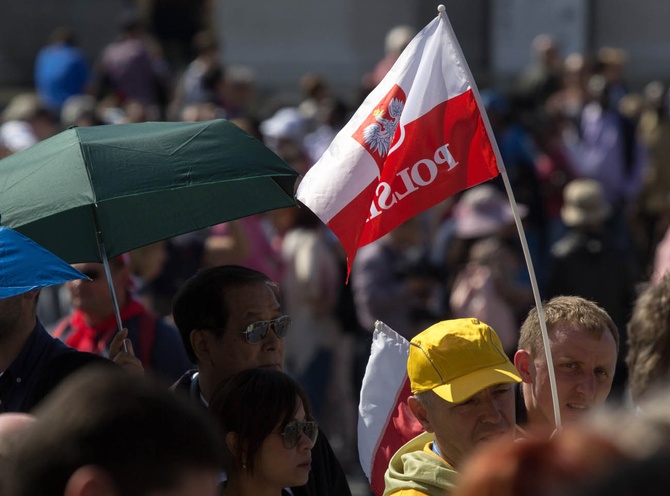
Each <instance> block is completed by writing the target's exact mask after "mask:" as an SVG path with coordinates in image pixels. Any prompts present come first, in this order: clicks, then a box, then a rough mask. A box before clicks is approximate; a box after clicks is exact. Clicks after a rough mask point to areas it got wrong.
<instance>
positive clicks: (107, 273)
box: [98, 239, 128, 351]
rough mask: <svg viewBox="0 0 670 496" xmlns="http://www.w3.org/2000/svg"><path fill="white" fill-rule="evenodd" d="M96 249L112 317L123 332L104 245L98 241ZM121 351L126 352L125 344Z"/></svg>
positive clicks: (124, 343)
mask: <svg viewBox="0 0 670 496" xmlns="http://www.w3.org/2000/svg"><path fill="white" fill-rule="evenodd" d="M98 249H99V250H100V258H101V259H102V265H103V267H104V268H105V276H106V277H107V284H108V285H109V292H110V293H111V295H112V302H113V303H114V315H115V316H116V325H117V326H118V328H119V331H122V330H123V324H122V323H121V311H120V310H119V300H117V299H116V291H114V283H113V282H112V273H111V271H110V270H109V261H108V260H107V252H106V251H105V244H104V243H103V242H102V240H100V239H98ZM123 351H128V347H127V346H126V342H125V341H124V342H123Z"/></svg>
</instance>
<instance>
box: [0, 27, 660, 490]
mask: <svg viewBox="0 0 670 496" xmlns="http://www.w3.org/2000/svg"><path fill="white" fill-rule="evenodd" d="M413 34H414V31H413V30H412V29H411V28H409V27H407V26H401V27H399V28H398V29H395V30H393V31H392V32H390V33H389V36H388V37H387V40H386V42H387V46H386V49H387V55H386V57H385V58H384V60H382V61H380V63H379V65H377V67H375V68H374V69H373V70H371V72H370V73H369V74H366V75H364V76H363V77H362V78H361V91H360V94H359V95H357V96H356V101H346V99H345V98H344V96H343V95H338V94H337V92H336V91H335V90H334V89H333V88H332V87H331V86H330V85H329V83H328V81H327V80H326V79H325V78H323V77H321V76H319V75H318V74H305V75H304V76H303V77H302V78H301V80H300V81H299V84H298V86H297V88H296V89H297V90H299V91H300V92H301V93H302V95H303V96H302V98H299V99H297V101H291V102H276V101H273V100H272V99H268V101H262V99H261V96H260V92H259V91H258V90H259V89H258V88H257V87H256V86H255V82H254V74H253V71H251V70H250V69H249V68H247V67H239V66H229V65H227V64H226V63H225V62H224V59H223V57H222V53H223V52H222V50H221V47H220V43H219V42H218V40H217V38H216V36H215V35H214V34H213V33H211V32H207V31H202V32H199V33H197V34H196V36H195V37H194V38H193V43H192V46H190V47H189V48H190V52H188V53H190V54H191V55H190V59H189V60H188V62H187V63H184V64H183V65H181V66H172V65H171V64H170V62H169V60H172V59H170V58H169V57H166V56H165V53H164V52H163V49H164V48H167V47H162V46H161V44H160V43H158V42H157V39H156V38H155V37H153V36H151V33H149V32H148V31H147V30H146V29H145V26H144V25H143V23H142V22H141V20H140V18H138V17H136V16H129V17H124V18H123V19H122V22H121V24H120V31H119V37H118V39H116V40H114V41H112V42H110V44H109V45H108V46H107V47H106V48H105V49H104V50H103V51H102V53H101V54H100V55H99V57H98V58H97V59H96V60H94V61H89V60H87V59H86V57H85V56H84V54H83V51H82V50H81V49H80V48H78V47H77V43H76V39H75V36H74V34H73V33H72V31H71V30H68V29H65V28H59V29H57V30H55V31H54V34H53V37H52V40H51V42H50V43H49V44H48V45H47V46H45V47H44V48H43V49H42V50H41V51H40V53H39V54H37V55H36V59H35V87H34V90H33V91H30V92H26V93H24V94H20V95H17V96H16V97H15V98H13V99H12V100H11V101H10V102H9V103H8V105H7V106H6V108H5V109H4V111H3V112H2V115H1V116H0V156H6V155H9V154H12V153H16V152H19V151H21V150H23V149H25V148H27V147H29V146H31V145H32V144H35V143H37V142H38V141H41V140H43V139H46V138H48V137H50V136H52V135H54V134H55V133H57V132H58V131H59V130H61V129H64V128H66V127H68V126H73V125H76V126H91V125H101V124H121V123H134V122H142V121H147V120H181V121H196V120H210V119H216V118H226V119H228V120H230V121H231V122H233V123H235V124H236V125H238V126H240V127H241V128H242V129H243V130H245V131H246V132H248V133H249V134H250V135H252V136H254V137H256V138H258V139H259V140H262V141H263V142H264V143H265V144H266V145H267V146H268V147H269V148H270V149H272V150H273V151H274V152H275V153H277V155H279V156H280V157H281V158H283V159H284V160H285V161H286V162H287V163H288V164H290V165H291V166H292V167H293V168H294V169H295V170H296V171H298V172H299V173H300V174H304V173H305V172H306V171H307V170H309V168H310V167H311V166H312V165H313V164H314V163H316V161H317V160H318V159H319V157H320V156H321V154H322V153H323V152H324V151H325V149H326V148H327V147H328V145H329V144H330V142H331V141H332V139H333V138H334V136H335V135H336V134H337V132H338V131H339V129H340V128H341V127H342V126H343V125H344V124H345V123H346V120H347V117H348V116H349V115H350V114H351V113H352V111H353V110H355V107H356V104H357V103H358V102H359V100H360V99H361V98H363V97H364V96H365V94H366V93H367V92H369V91H370V90H371V89H372V88H374V85H375V84H376V83H377V82H379V80H380V78H382V77H383V75H384V74H385V73H386V71H388V69H389V68H390V67H391V65H392V63H393V61H394V60H395V58H397V56H398V54H399V53H400V52H401V51H402V49H403V47H404V46H406V44H407V43H408V42H409V40H410V39H411V37H412V35H413ZM533 50H534V53H535V55H536V60H535V61H534V62H533V64H531V65H530V66H529V67H528V69H527V70H525V71H524V72H523V73H522V74H520V75H519V77H518V80H517V81H515V82H514V84H512V85H510V86H509V87H506V88H486V89H483V90H482V101H483V103H484V105H485V110H486V114H487V116H488V119H489V120H490V122H491V127H492V130H493V132H494V134H495V138H496V141H497V144H498V146H499V148H500V152H501V155H502V158H503V161H504V165H505V169H506V171H507V174H508V176H509V179H510V183H511V186H512V190H513V193H514V197H515V199H516V202H518V209H517V210H516V212H515V211H514V210H513V208H512V206H511V204H510V202H509V200H508V198H506V191H505V188H504V186H503V183H502V181H501V180H498V179H496V180H493V181H490V182H489V183H486V184H483V185H479V186H475V187H473V188H471V189H469V190H466V191H464V192H462V193H459V194H458V195H456V196H454V197H451V198H448V199H446V200H444V201H443V202H442V203H440V204H439V205H437V206H436V207H433V208H432V209H430V210H429V211H427V212H425V213H423V214H421V215H419V216H417V217H415V218H413V219H411V220H409V221H407V222H405V223H404V224H402V225H401V226H399V227H398V228H396V229H394V230H393V231H392V232H390V233H389V234H388V235H386V236H384V237H383V238H381V239H379V240H378V241H375V242H373V243H371V244H369V245H368V246H365V247H363V248H362V249H361V250H360V251H359V253H358V255H357V258H356V261H355V263H354V265H353V267H352V272H351V276H350V281H349V283H348V284H345V280H346V278H347V272H346V260H345V257H344V252H343V250H342V249H341V247H340V246H339V244H338V242H337V240H336V239H335V238H334V237H333V235H332V233H331V232H330V231H328V230H327V229H326V228H325V226H324V225H323V224H322V223H321V221H320V220H319V219H318V218H317V217H315V216H314V215H313V214H312V213H311V212H310V211H309V210H308V209H307V208H306V207H293V208H287V209H280V210H275V211H271V212H267V213H263V214H257V215H253V216H250V217H246V218H243V219H239V220H234V221H231V222H227V223H225V224H220V225H217V226H212V227H211V228H208V229H205V230H202V231H197V232H193V233H189V234H185V235H182V236H179V237H176V238H172V239H169V240H164V241H161V242H159V243H156V244H154V245H150V246H147V247H143V248H140V249H137V250H133V251H131V252H129V253H127V254H124V255H123V256H120V257H117V258H115V259H113V260H111V261H110V271H111V277H112V283H113V286H114V288H115V291H116V295H117V297H118V305H119V308H120V317H121V320H122V323H123V327H124V330H123V331H121V332H118V326H117V321H116V318H115V315H114V304H113V301H112V297H111V295H110V293H109V288H108V286H107V282H106V277H105V273H104V271H103V269H102V265H101V264H95V263H85V264H76V265H75V268H77V269H78V270H80V271H81V272H82V274H84V275H85V276H86V277H87V278H88V280H84V279H80V280H73V281H70V282H68V283H66V284H64V285H61V286H51V287H46V288H43V289H42V290H41V291H36V290H34V291H30V292H27V293H25V294H21V295H17V296H14V297H11V298H7V299H3V300H0V370H2V373H1V374H0V413H2V414H1V415H0V457H1V458H0V461H1V460H2V459H4V458H5V457H7V460H9V461H8V463H7V464H2V463H0V491H1V490H2V489H3V484H4V485H6V488H11V489H10V490H11V492H7V494H15V495H37V494H54V495H55V494H58V495H61V494H72V495H75V494H81V495H85V494H102V493H101V492H95V493H94V492H87V491H92V490H100V491H102V490H103V489H105V490H107V491H110V492H105V494H137V495H144V494H158V493H155V492H153V491H172V490H174V491H178V490H182V491H188V490H192V491H195V490H197V491H199V492H197V493H187V492H183V493H177V492H175V493H174V494H217V491H219V490H220V489H221V488H223V489H222V490H223V491H224V492H225V494H231V495H233V494H266V493H267V494H286V493H287V492H290V494H293V495H301V494H309V495H316V494H319V495H328V494H332V495H345V496H346V495H348V494H350V489H349V486H348V482H347V473H352V472H357V471H358V470H359V469H358V467H357V466H356V465H357V453H356V450H357V448H356V422H357V414H356V407H357V404H358V399H359V398H358V394H359V390H360V384H361V381H362V377H363V374H364V371H365V366H366V362H367V358H368V356H369V354H370V342H371V337H372V331H373V329H374V323H375V321H376V320H381V321H383V322H384V323H386V324H387V325H389V326H390V327H391V328H393V329H394V330H396V331H397V332H398V333H400V334H401V335H402V336H404V337H405V338H407V340H409V341H411V347H410V350H411V352H410V356H409V360H408V373H409V378H410V383H411V389H412V395H411V396H410V398H409V400H408V406H409V408H410V410H411V411H412V413H413V414H414V415H415V416H416V418H417V419H418V421H419V423H420V424H421V426H422V427H423V429H424V430H425V432H424V433H422V434H421V435H420V436H419V437H417V438H415V439H412V440H410V441H409V442H408V443H407V444H406V445H404V446H402V447H398V452H397V454H396V455H395V456H394V457H393V458H392V459H391V460H389V462H390V465H389V470H388V472H387V474H386V492H385V494H398V495H400V496H402V495H403V494H405V495H412V494H431V495H432V494H451V493H453V494H456V495H458V494H462V495H470V494H492V495H493V494H500V495H508V494H509V495H512V494H515V495H519V494H547V495H548V496H549V495H552V494H567V492H565V491H573V490H574V491H575V494H577V491H581V490H586V486H587V482H589V483H590V482H595V481H596V479H597V478H598V477H601V476H605V475H607V474H614V472H615V471H618V469H619V468H621V467H622V466H624V465H626V466H630V467H631V468H635V469H638V470H639V471H641V472H642V471H643V470H653V468H649V467H647V465H649V464H650V465H651V466H652V467H653V466H656V465H653V462H655V461H656V459H657V458H660V457H663V456H665V455H664V453H663V452H664V450H665V449H666V448H667V446H668V444H667V440H666V434H665V431H664V427H665V426H666V425H667V420H666V417H668V418H670V411H668V410H667V409H665V410H664V409H663V406H664V403H663V402H662V401H658V400H657V398H656V396H657V394H661V395H662V394H663V391H662V389H663V388H662V384H663V382H664V380H665V379H666V377H667V373H668V369H669V368H670V360H668V357H670V349H668V343H670V339H668V338H669V337H670V318H669V317H668V315H669V314H668V310H666V307H667V306H668V305H667V301H668V298H669V295H670V276H668V277H666V276H664V274H665V272H666V268H667V266H668V265H669V264H670V252H669V251H668V250H670V231H669V230H668V226H670V217H669V216H668V213H670V209H669V208H668V206H669V205H670V203H669V202H670V196H669V195H670V174H669V173H668V172H667V171H666V170H668V171H670V148H667V147H668V145H667V143H670V139H668V138H670V135H669V134H668V133H670V121H669V120H668V110H669V109H670V107H669V105H670V100H669V99H668V91H667V88H666V86H665V85H664V84H663V83H662V82H659V81H654V82H650V83H649V84H648V85H646V86H645V87H644V88H643V89H642V90H641V91H640V92H635V91H633V90H632V89H630V88H629V87H628V86H627V85H626V79H625V76H626V73H625V64H626V57H627V55H626V54H625V52H623V51H622V50H620V49H614V48H610V47H603V48H602V49H600V50H598V51H597V53H595V54H593V56H590V55H586V54H569V55H567V56H563V54H561V48H560V46H559V45H558V44H557V43H556V42H555V41H554V40H553V39H552V38H551V37H549V36H546V35H542V36H539V37H538V38H537V39H536V40H534V42H533ZM517 213H518V215H519V216H520V217H521V219H522V221H523V225H524V229H525V236H526V239H527V242H528V246H529V249H530V254H531V257H532V263H533V267H534V273H535V275H536V276H537V280H538V285H539V290H540V293H541V297H542V299H543V300H545V305H544V306H543V315H544V317H545V320H546V324H547V327H548V330H549V339H550V343H551V351H552V355H553V357H554V364H555V367H556V382H557V390H558V405H559V407H560V417H561V419H562V421H563V423H565V424H566V425H567V426H566V428H565V429H561V430H559V431H558V432H556V433H555V434H554V435H550V434H551V433H552V432H553V431H554V428H555V426H556V420H557V419H556V418H555V415H554V409H553V408H554V405H553V404H552V392H551V388H550V380H549V373H548V365H547V361H546V358H545V356H544V353H543V349H544V347H543V344H542V340H541V336H540V322H539V319H540V317H541V314H539V313H538V310H537V308H536V307H535V304H536V302H535V300H534V297H533V292H532V288H531V284H530V276H529V269H528V264H527V260H525V257H524V255H523V253H522V249H521V243H520V240H519V232H518V231H517V228H516V226H515V218H514V216H515V215H516V214H517ZM38 293H39V298H38ZM484 323H485V324H484ZM666 341H667V343H666ZM70 348H73V349H76V350H78V351H77V352H76V353H70V352H69V351H70ZM66 350H67V351H68V352H66ZM100 356H104V357H107V358H109V360H101V359H100ZM26 357H29V359H28V358H26ZM103 362H104V363H103ZM83 367H86V368H87V371H86V374H83V373H82V374H73V371H76V370H79V369H81V368H83ZM94 367H95V368H96V369H97V370H96V371H94V370H93V368H94ZM473 367H474V368H473ZM119 368H120V369H123V370H118V369H119ZM282 372H286V373H285V374H284V373H282ZM127 374H130V375H127ZM71 375H72V377H70V376H71ZM75 375H77V377H75ZM142 376H145V378H146V380H145V379H141V377H142ZM128 377H131V378H132V379H128ZM149 378H150V379H151V381H149ZM47 379H48V380H47ZM154 381H155V383H154ZM34 383H37V384H38V386H39V387H40V388H42V391H41V392H40V394H39V396H38V397H37V399H35V393H34V390H35V388H36V387H38V386H35V385H34ZM170 385H173V387H172V389H173V390H174V391H175V392H176V393H177V394H174V395H173V394H172V393H169V394H168V393H167V392H166V390H167V387H166V386H170ZM658 389H660V390H661V391H660V393H659V392H658V391H657V390H658ZM51 390H54V391H55V392H54V394H52V395H49V394H48V392H49V391H51ZM178 397H182V399H184V401H187V400H189V399H190V404H188V403H182V402H181V401H178V400H177V398H178ZM608 397H609V400H610V401H609V402H610V404H611V408H612V409H614V410H615V411H616V414H614V413H611V412H610V414H609V415H605V414H604V413H603V414H602V416H600V414H599V413H597V411H598V410H604V409H605V408H604V407H605V406H606V405H607V400H608ZM44 398H46V399H44ZM661 398H662V396H661ZM653 400H656V401H655V402H654V401H653ZM647 401H649V402H650V403H649V404H647ZM194 405H195V407H194ZM35 407H36V408H35ZM636 409H637V410H636ZM66 411H67V412H72V413H67V414H65V413H64V412H66ZM206 411H209V412H211V413H213V414H214V415H213V417H212V416H211V415H205V414H203V412H206ZM634 411H637V412H638V415H636V414H634V413H633V412H634ZM647 411H648V412H649V415H639V412H645V413H646V412H647ZM17 412H23V413H21V414H19V413H17ZM25 412H30V413H28V414H26V413H25ZM82 412H85V413H87V415H83V414H82ZM593 415H595V416H596V417H595V419H591V416H593ZM154 416H155V417H156V419H160V420H161V421H160V422H152V420H151V419H152V418H153V417H154ZM587 422H592V424H588V423H587ZM317 423H318V424H317ZM590 425H594V426H599V428H598V429H597V432H596V429H595V428H594V429H592V430H591V431H590V430H589V429H588V427H589V426H590ZM176 426H179V428H178V429H176ZM175 430H177V431H178V437H177V438H175V437H174V436H175V434H173V432H174V431H175ZM628 430H634V431H635V432H636V433H639V435H640V438H643V439H645V440H648V443H647V444H645V446H644V447H642V448H641V447H640V446H637V445H638V444H639V442H637V443H636V442H635V441H633V438H632V436H631V435H628V433H627V432H626V431H628ZM658 433H661V434H659V435H657V436H656V437H655V438H654V434H658ZM643 436H646V437H643ZM515 437H517V438H523V439H525V441H524V442H519V443H512V442H510V440H511V439H513V438H515ZM205 439H207V440H205ZM652 439H653V441H652ZM212 440H216V441H217V442H213V441H212ZM154 441H155V442H154ZM159 441H160V442H159ZM136 444H139V445H141V446H142V447H143V448H145V449H147V450H148V452H146V451H142V450H140V451H136V452H134V451H133V449H132V448H130V446H135V445H136ZM175 448H178V449H175ZM475 448H477V449H475ZM479 448H482V449H479ZM484 448H486V449H484ZM131 455H132V456H131ZM471 455H472V456H471ZM27 460H28V461H30V462H28V461H27ZM640 460H644V463H646V464H647V465H643V464H642V463H638V461H640ZM502 461H504V462H505V463H501V462H502ZM154 462H155V463H156V465H152V464H153V463H154ZM4 467H8V470H4ZM222 467H223V475H222ZM627 468H628V467H627ZM627 472H630V477H633V476H634V474H633V472H632V471H630V470H628V471H627ZM635 474H637V472H635ZM620 475H621V474H620V473H618V474H617V476H620ZM40 485H41V486H40ZM623 487H624V485H623V484H620V485H618V486H616V485H611V486H603V488H602V489H599V490H602V491H604V490H605V488H614V489H616V488H620V489H621V490H622V491H623ZM196 488H198V489H196ZM287 488H291V489H290V491H289V490H288V489H287ZM594 491H596V490H594ZM612 491H613V489H609V490H608V493H611V492H612ZM615 493H616V491H615ZM3 494H4V493H3ZM166 494H167V493H166ZM169 494H173V493H172V492H170V493H169ZM584 494H600V493H599V492H593V493H584ZM620 494H630V493H625V492H621V493H620Z"/></svg>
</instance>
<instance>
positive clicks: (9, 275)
mask: <svg viewBox="0 0 670 496" xmlns="http://www.w3.org/2000/svg"><path fill="white" fill-rule="evenodd" d="M73 279H87V277H86V276H85V275H84V274H82V273H81V272H79V271H78V270H76V269H74V268H73V267H71V266H70V264H68V263H67V262H66V261H65V260H61V259H60V258H58V257H57V256H56V255H54V254H53V253H51V252H49V251H47V250H45V249H44V248H42V247H41V246H40V245H38V244H37V243H35V242H34V241H33V240H31V239H28V238H26V237H25V236H23V235H22V234H20V233H18V232H16V231H14V230H12V229H10V228H8V227H0V299H2V298H9V297H10V296H16V295H20V294H23V293H27V292H28V291H32V290H33V289H38V288H43V287H46V286H52V285H54V284H60V283H62V282H66V281H71V280H73Z"/></svg>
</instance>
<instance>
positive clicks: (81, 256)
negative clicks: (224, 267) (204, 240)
mask: <svg viewBox="0 0 670 496" xmlns="http://www.w3.org/2000/svg"><path fill="white" fill-rule="evenodd" d="M297 176H298V173H297V172H295V171H294V170H293V169H292V168H291V167H289V166H288V165H287V164H286V163H285V162H283V161H282V160H281V159H280V158H279V157H278V156H277V155H275V154H274V153H273V152H272V151H270V150H269V149H268V148H267V147H266V146H265V145H264V144H263V143H261V142H260V141H258V140H257V139H255V138H253V137H251V136H249V135H248V134H246V133H245V132H243V131H242V130H240V129H239V128H238V127H237V126H235V125H233V124H231V123H229V122H228V121H225V120H214V121H207V122H193V123H191V122H146V123H141V124H115V125H106V126H95V127H87V128H83V127H82V128H77V127H75V128H70V129H68V130H66V131H63V132H61V133H59V134H57V135H55V136H53V137H52V138H49V139H47V140H44V141H42V142H40V143H37V144H36V145H34V146H32V147H30V148H27V149H26V150H23V151H21V152H18V153H16V154H14V155H11V156H9V157H7V158H5V159H3V160H0V224H1V225H3V226H7V227H11V228H13V229H15V230H17V231H19V232H20V233H22V234H24V235H25V236H27V237H29V238H30V239H32V240H34V241H35V242H36V243H38V244H40V245H41V246H43V247H44V248H46V249H47V250H49V251H51V252H52V253H54V254H55V255H57V256H59V257H60V258H62V259H64V260H66V261H67V262H69V263H77V262H103V263H104V264H105V270H106V271H107V272H108V266H107V259H108V258H112V257H114V256H117V255H120V254H121V253H124V252H127V251H129V250H132V249H134V248H138V247H140V246H144V245H147V244H150V243H153V242H156V241H159V240H161V239H166V238H170V237H173V236H176V235H179V234H183V233H187V232H190V231H195V230H198V229H202V228H205V227H207V226H211V225H213V224H217V223H220V222H225V221H229V220H233V219H238V218H240V217H245V216H248V215H252V214H256V213H259V212H264V211H267V210H272V209H276V208H282V207H289V206H294V205H295V203H294V200H293V192H294V183H295V180H296V177H297ZM108 278H109V275H108Z"/></svg>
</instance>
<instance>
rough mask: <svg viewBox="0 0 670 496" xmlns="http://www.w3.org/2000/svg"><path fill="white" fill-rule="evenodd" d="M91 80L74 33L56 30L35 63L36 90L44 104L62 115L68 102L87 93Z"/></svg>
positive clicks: (65, 29)
mask: <svg viewBox="0 0 670 496" xmlns="http://www.w3.org/2000/svg"><path fill="white" fill-rule="evenodd" d="M90 78H91V70H90V67H89V63H88V61H87V60H86V56H85V55H84V53H83V52H82V51H81V50H80V49H79V48H78V47H77V46H76V41H75V37H74V34H73V33H72V31H71V30H70V29H69V28H66V27H59V28H56V29H55V30H54V32H53V34H52V35H51V42H50V43H49V44H48V45H47V46H45V47H44V48H42V49H41V50H40V51H39V53H38V54H37V58H36V60H35V87H36V89H37V94H38V96H39V97H40V100H42V103H44V104H45V105H47V106H48V107H49V109H50V110H51V111H52V112H54V113H55V114H56V115H58V114H59V113H60V110H61V108H62V107H63V104H64V103H65V101H66V100H67V99H68V98H70V97H71V96H74V95H81V94H84V93H85V92H86V90H87V85H88V83H89V81H90Z"/></svg>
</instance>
